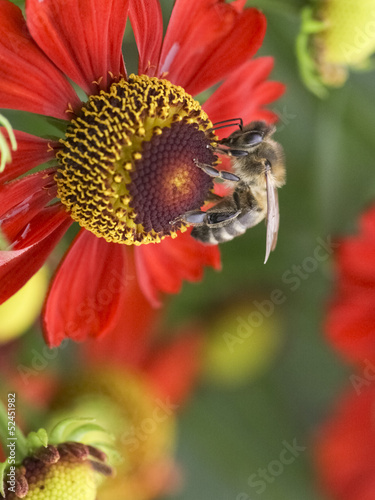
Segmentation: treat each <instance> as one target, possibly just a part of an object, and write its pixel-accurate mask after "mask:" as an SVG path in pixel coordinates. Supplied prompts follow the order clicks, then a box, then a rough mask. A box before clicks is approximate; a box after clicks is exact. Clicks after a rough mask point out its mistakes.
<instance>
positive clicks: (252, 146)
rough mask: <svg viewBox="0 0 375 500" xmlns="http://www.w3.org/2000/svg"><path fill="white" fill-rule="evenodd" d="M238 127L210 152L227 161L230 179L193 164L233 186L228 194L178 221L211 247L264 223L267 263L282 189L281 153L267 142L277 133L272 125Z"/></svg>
mask: <svg viewBox="0 0 375 500" xmlns="http://www.w3.org/2000/svg"><path fill="white" fill-rule="evenodd" d="M236 121H237V120H236ZM239 122H240V123H238V126H239V130H236V131H235V132H233V133H232V134H231V135H230V136H229V137H226V138H225V139H222V140H220V141H218V143H217V144H218V145H217V146H216V147H215V148H213V149H214V151H215V152H216V153H220V154H223V155H227V156H229V157H230V158H231V163H232V168H233V172H234V173H231V172H226V171H223V170H222V171H219V170H217V169H216V168H214V167H212V166H211V165H204V164H200V163H198V162H195V163H196V165H197V167H199V168H201V169H202V170H203V171H204V172H205V173H206V174H208V175H210V176H211V177H216V178H221V179H224V180H227V181H232V182H235V183H236V185H235V189H234V190H233V192H232V194H230V195H228V196H225V197H223V198H220V197H217V199H219V200H220V201H218V203H217V204H216V205H214V206H213V207H211V208H209V209H208V210H207V211H206V212H203V211H201V210H191V211H189V212H186V213H185V214H184V215H182V217H180V220H183V221H184V222H185V223H187V224H190V225H192V226H194V228H193V230H192V232H191V235H192V236H193V237H194V238H195V239H196V240H198V241H201V242H202V243H206V244H210V245H214V244H217V243H222V242H224V241H229V240H232V239H233V238H235V237H236V236H239V235H241V234H243V233H244V232H245V231H246V230H247V229H249V228H250V227H253V226H255V225H256V224H258V223H259V222H260V221H262V220H263V219H264V218H266V221H267V236H266V256H265V260H264V263H266V262H267V260H268V257H269V255H270V252H271V251H272V250H274V249H275V246H276V243H277V235H278V231H279V222H280V214H279V201H278V193H277V189H278V188H279V187H281V186H283V185H284V184H285V166H284V152H283V148H282V146H281V145H280V144H279V143H278V142H276V141H274V140H273V139H271V137H272V135H273V134H274V132H275V127H274V126H273V125H268V124H267V123H265V122H263V121H254V122H251V123H250V124H248V125H246V126H245V127H244V126H243V125H242V120H241V119H239ZM232 124H233V123H232ZM215 197H216V196H215Z"/></svg>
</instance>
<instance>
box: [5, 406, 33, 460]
mask: <svg viewBox="0 0 375 500" xmlns="http://www.w3.org/2000/svg"><path fill="white" fill-rule="evenodd" d="M9 422H11V420H10V419H9V417H8V410H7V408H6V407H5V405H4V403H3V402H2V401H0V443H1V444H2V446H3V449H4V452H5V454H7V450H8V447H7V445H8V444H9V443H10V442H11V441H12V440H14V441H15V442H16V450H17V462H19V461H21V460H22V459H23V458H24V457H26V456H27V451H28V447H27V441H26V437H25V436H24V434H23V432H22V431H21V430H20V429H19V428H18V426H17V424H16V427H15V435H14V436H10V434H9V429H8V423H9ZM11 430H13V427H12V428H11ZM8 438H12V439H8Z"/></svg>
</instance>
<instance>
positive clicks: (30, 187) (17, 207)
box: [0, 169, 57, 246]
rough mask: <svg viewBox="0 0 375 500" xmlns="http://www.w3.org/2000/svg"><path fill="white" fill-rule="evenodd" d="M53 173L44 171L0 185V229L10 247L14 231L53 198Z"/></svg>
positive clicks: (18, 230) (14, 235) (15, 233)
mask: <svg viewBox="0 0 375 500" xmlns="http://www.w3.org/2000/svg"><path fill="white" fill-rule="evenodd" d="M55 172H56V171H55V169H49V170H44V171H41V172H38V173H36V174H33V175H28V176H27V177H23V178H22V179H18V180H15V181H13V182H11V183H9V184H5V185H4V186H0V198H1V205H0V227H1V232H2V233H3V235H4V236H5V237H6V238H7V239H8V241H10V242H12V245H13V246H14V245H15V244H16V243H15V240H16V239H17V234H18V233H20V232H23V231H24V228H25V227H26V226H27V224H28V223H29V222H30V221H31V220H32V219H33V218H34V217H35V216H36V215H37V214H38V213H39V212H40V211H41V210H42V209H43V207H45V206H46V205H47V203H49V202H50V201H52V200H53V199H54V198H55V197H56V193H57V186H56V183H55V181H54V175H55ZM21 229H22V231H21Z"/></svg>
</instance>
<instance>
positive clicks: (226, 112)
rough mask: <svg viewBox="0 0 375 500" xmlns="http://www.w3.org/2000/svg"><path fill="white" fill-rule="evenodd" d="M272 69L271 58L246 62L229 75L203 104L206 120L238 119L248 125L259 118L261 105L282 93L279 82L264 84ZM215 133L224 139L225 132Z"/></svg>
mask: <svg viewBox="0 0 375 500" xmlns="http://www.w3.org/2000/svg"><path fill="white" fill-rule="evenodd" d="M272 68H273V58H272V57H261V58H259V59H255V60H253V61H248V62H246V63H245V64H243V65H242V66H241V67H240V68H238V69H237V70H236V71H235V72H234V73H232V74H231V76H230V77H229V78H227V79H226V80H225V82H224V83H223V84H222V85H221V86H220V87H219V88H218V89H217V90H216V91H215V92H214V93H213V94H212V96H211V97H210V98H209V99H208V100H207V101H206V102H205V104H204V105H203V108H204V110H205V111H206V113H207V114H208V116H209V117H210V120H211V121H212V122H213V123H215V122H218V121H221V120H227V119H230V118H238V117H241V118H242V119H243V121H244V123H249V122H251V121H253V120H258V119H260V118H259V116H260V113H261V112H262V111H263V106H265V105H267V104H269V103H270V102H272V101H274V100H275V99H278V98H279V97H280V96H281V95H282V94H283V92H284V91H285V86H284V85H282V84H281V83H278V82H268V81H266V79H267V78H268V76H269V74H270V72H271V71H272ZM269 113H270V112H269ZM272 116H273V117H274V119H273V120H272V121H275V120H276V119H277V115H275V114H272V115H271V117H272ZM267 121H269V120H267ZM218 133H219V134H221V136H227V135H228V130H227V129H223V130H222V131H218Z"/></svg>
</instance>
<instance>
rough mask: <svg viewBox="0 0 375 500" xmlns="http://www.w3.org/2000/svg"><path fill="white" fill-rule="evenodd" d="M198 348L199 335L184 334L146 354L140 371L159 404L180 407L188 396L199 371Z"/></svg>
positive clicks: (201, 343)
mask: <svg viewBox="0 0 375 500" xmlns="http://www.w3.org/2000/svg"><path fill="white" fill-rule="evenodd" d="M202 346H203V337H202V336H201V335H199V334H198V333H197V332H191V331H186V332H183V333H182V332H181V335H179V337H178V338H177V339H176V340H174V341H172V342H170V343H169V344H167V345H165V346H163V347H161V348H159V349H158V350H155V351H153V352H152V353H150V357H149V360H148V362H147V363H146V364H145V366H144V371H146V373H147V375H148V377H149V380H150V383H151V384H152V385H153V386H154V387H155V390H156V391H157V392H158V393H159V394H160V396H161V398H162V399H163V400H164V399H165V398H167V400H169V399H170V400H171V401H172V402H173V403H174V404H180V403H182V402H183V401H184V400H185V399H186V398H187V396H188V395H189V394H190V392H191V390H192V387H193V385H194V382H195V381H196V379H197V376H198V374H199V372H200V369H201V353H202Z"/></svg>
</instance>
